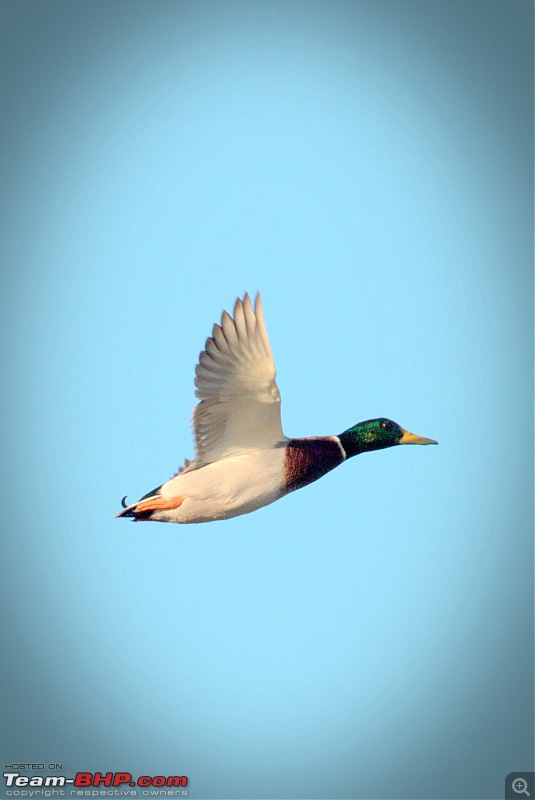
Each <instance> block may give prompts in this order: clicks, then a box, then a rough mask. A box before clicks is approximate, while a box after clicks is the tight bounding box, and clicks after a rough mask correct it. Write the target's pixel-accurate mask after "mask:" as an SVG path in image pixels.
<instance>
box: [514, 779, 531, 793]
mask: <svg viewBox="0 0 535 800" xmlns="http://www.w3.org/2000/svg"><path fill="white" fill-rule="evenodd" d="M511 786H512V787H513V792H515V794H525V795H526V797H531V795H530V793H529V792H528V782H527V781H526V780H525V779H524V778H515V779H514V781H513V782H512V784H511Z"/></svg>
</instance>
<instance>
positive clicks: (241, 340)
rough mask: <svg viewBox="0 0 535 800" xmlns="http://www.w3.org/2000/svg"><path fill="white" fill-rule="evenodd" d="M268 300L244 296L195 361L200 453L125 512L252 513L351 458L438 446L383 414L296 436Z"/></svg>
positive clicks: (187, 517) (162, 516)
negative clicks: (288, 426)
mask: <svg viewBox="0 0 535 800" xmlns="http://www.w3.org/2000/svg"><path fill="white" fill-rule="evenodd" d="M275 377H276V371H275V364H274V361H273V355H272V353H271V347H270V344H269V339H268V336H267V332H266V326H265V324H264V313H263V310H262V300H261V298H260V295H259V294H257V296H256V300H255V305H254V309H253V306H252V303H251V300H250V298H249V295H248V294H246V295H245V297H244V298H243V300H240V299H238V300H236V303H235V305H234V316H233V317H231V316H230V315H229V314H228V313H227V312H226V311H224V312H223V315H222V317H221V324H220V325H217V324H216V325H214V328H213V331H212V335H211V336H210V337H209V338H208V339H207V340H206V345H205V348H204V350H203V351H202V353H201V354H200V356H199V363H198V364H197V366H196V368H195V386H196V390H195V394H196V396H197V398H198V399H199V401H200V402H199V403H198V404H197V405H196V406H195V409H194V411H193V432H194V439H195V458H194V460H193V461H188V460H186V462H185V464H184V466H183V467H181V468H180V469H179V471H178V472H177V473H176V475H174V476H173V477H172V478H171V479H170V480H168V481H167V482H166V483H163V484H162V485H161V486H159V487H158V488H157V489H154V490H153V491H152V492H149V493H148V494H146V495H144V496H143V497H142V498H141V500H139V501H138V502H137V503H134V504H133V505H130V506H128V505H126V503H125V500H126V498H123V500H122V505H123V510H122V511H120V512H119V513H118V514H117V516H118V517H133V519H134V520H155V521H157V522H182V523H186V522H211V521H212V520H218V519H229V518H230V517H237V516H239V515H240V514H248V513H249V512H251V511H256V509H258V508H262V506H267V505H268V504H269V503H273V502H275V500H279V499H280V498H281V497H284V496H285V495H287V494H289V493H290V492H293V491H295V490H296V489H301V488H302V487H303V486H306V485H307V484H309V483H312V482H313V481H316V480H317V479H318V478H321V477H322V475H325V474H326V473H327V472H330V470H332V469H334V468H335V467H337V466H339V465H340V464H342V463H343V462H344V461H347V459H348V458H351V457H352V456H356V455H357V454H359V453H366V452H368V451H371V450H382V449H383V448H385V447H392V446H393V445H398V444H438V442H436V441H435V440H434V439H426V438H425V437H423V436H415V435H414V434H413V433H409V431H407V430H405V429H404V428H402V427H401V425H398V424H397V422H392V420H390V419H386V418H385V417H379V418H378V419H368V420H365V421H364V422H359V423H357V424H356V425H353V427H351V428H348V429H347V430H346V431H344V432H343V433H340V434H339V435H338V436H311V437H308V438H306V439H289V438H288V437H287V436H285V435H284V433H283V432H282V425H281V412H280V407H281V398H280V392H279V389H278V387H277V384H276V381H275Z"/></svg>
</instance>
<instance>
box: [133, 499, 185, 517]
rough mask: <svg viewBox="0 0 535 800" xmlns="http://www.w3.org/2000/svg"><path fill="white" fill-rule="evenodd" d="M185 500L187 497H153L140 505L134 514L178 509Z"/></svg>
mask: <svg viewBox="0 0 535 800" xmlns="http://www.w3.org/2000/svg"><path fill="white" fill-rule="evenodd" d="M185 499H186V498H185V497H151V498H149V499H148V500H145V501H144V502H143V503H138V504H137V506H136V507H135V508H134V512H135V513H136V514H140V513H142V512H143V511H154V510H156V509H160V508H178V507H179V506H181V505H182V503H183V502H184V500H185Z"/></svg>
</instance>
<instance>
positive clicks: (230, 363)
mask: <svg viewBox="0 0 535 800" xmlns="http://www.w3.org/2000/svg"><path fill="white" fill-rule="evenodd" d="M275 378H276V370H275V364H274V362H273V356H272V353H271V347H270V345H269V339H268V335H267V331H266V327H265V323H264V314H263V310H262V300H261V297H260V295H259V294H258V295H257V296H256V300H255V306H254V309H253V305H252V303H251V299H250V297H249V295H248V294H246V295H245V296H244V298H243V300H240V299H239V298H238V300H236V303H235V305H234V311H233V316H232V317H231V316H230V314H228V313H227V312H226V311H224V312H223V314H222V316H221V324H220V325H218V324H215V325H214V327H213V330H212V335H211V336H210V337H209V338H208V339H207V340H206V345H205V349H204V350H203V352H202V353H201V354H200V356H199V362H198V364H197V366H196V367H195V386H196V390H195V394H196V396H197V397H198V399H199V401H200V402H199V403H198V404H197V405H196V406H195V409H194V411H193V429H194V438H195V450H196V456H195V462H194V464H195V467H199V466H201V465H203V464H207V463H210V462H212V461H217V460H219V459H221V458H225V457H227V456H230V455H235V454H238V453H243V452H248V451H251V450H260V449H265V448H270V447H274V446H275V445H277V444H278V443H279V442H281V441H282V440H283V439H284V434H283V432H282V425H281V417H280V393H279V389H278V387H277V383H276V380H275ZM192 467H193V464H192Z"/></svg>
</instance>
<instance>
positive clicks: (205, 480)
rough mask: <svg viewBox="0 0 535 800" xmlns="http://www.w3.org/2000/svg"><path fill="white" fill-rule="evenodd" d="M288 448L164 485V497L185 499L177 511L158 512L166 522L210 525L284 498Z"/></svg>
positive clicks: (224, 463) (192, 473)
mask: <svg viewBox="0 0 535 800" xmlns="http://www.w3.org/2000/svg"><path fill="white" fill-rule="evenodd" d="M285 455H286V448H285V447H276V448H274V449H270V450H257V451H255V452H252V453H245V454H243V455H239V456H232V457H230V458H224V459H222V460H221V461H216V462H215V463H213V464H207V465H206V466H204V467H201V468H200V469H196V470H192V471H190V472H184V473H180V474H179V475H177V476H176V477H174V478H171V480H169V481H167V483H164V484H163V486H162V488H161V490H160V491H161V494H162V496H163V497H184V498H185V499H184V502H183V503H182V505H180V506H179V507H178V508H173V509H165V510H160V511H155V512H154V513H153V516H152V519H156V520H161V521H166V522H209V521H211V520H216V519H228V518H230V517H237V516H239V515H240V514H248V513H249V512H250V511H256V509H257V508H262V506H267V505H268V504H269V503H273V502H275V500H278V499H279V498H280V497H282V488H283V485H284V459H285Z"/></svg>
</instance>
